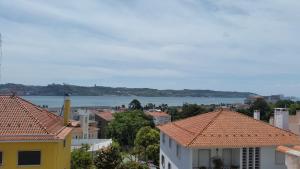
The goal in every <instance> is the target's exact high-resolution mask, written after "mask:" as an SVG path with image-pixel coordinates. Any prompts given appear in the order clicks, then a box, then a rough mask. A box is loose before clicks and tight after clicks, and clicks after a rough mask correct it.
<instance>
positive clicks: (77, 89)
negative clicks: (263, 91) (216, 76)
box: [0, 83, 254, 98]
mask: <svg viewBox="0 0 300 169" xmlns="http://www.w3.org/2000/svg"><path fill="white" fill-rule="evenodd" d="M13 92H15V93H16V94H17V95H20V96H24V95H32V96H62V95H64V93H71V94H72V95H73V96H107V95H110V96H147V97H160V96H161V97H186V96H191V97H232V98H233V97H248V96H250V95H254V93H249V92H230V91H212V90H188V89H184V90H158V89H149V88H125V87H117V88H113V87H104V86H93V87H85V86H75V85H66V84H64V85H60V84H51V85H48V86H28V85H21V84H11V83H8V84H2V85H0V93H1V94H11V93H13Z"/></svg>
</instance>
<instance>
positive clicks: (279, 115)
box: [274, 108, 289, 130]
mask: <svg viewBox="0 0 300 169" xmlns="http://www.w3.org/2000/svg"><path fill="white" fill-rule="evenodd" d="M274 125H275V126H276V127H278V128H281V129H285V130H289V111H288V109H287V108H275V111H274Z"/></svg>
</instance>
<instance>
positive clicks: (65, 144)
mask: <svg viewBox="0 0 300 169" xmlns="http://www.w3.org/2000/svg"><path fill="white" fill-rule="evenodd" d="M64 147H66V139H64Z"/></svg>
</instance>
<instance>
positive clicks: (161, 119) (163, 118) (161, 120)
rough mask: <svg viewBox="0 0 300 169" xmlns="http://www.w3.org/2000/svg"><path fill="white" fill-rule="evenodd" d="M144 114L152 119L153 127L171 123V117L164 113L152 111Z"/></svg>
mask: <svg viewBox="0 0 300 169" xmlns="http://www.w3.org/2000/svg"><path fill="white" fill-rule="evenodd" d="M146 114H147V115H148V116H150V117H151V118H152V120H153V123H154V124H155V125H162V124H166V123H169V122H171V116H170V115H169V114H167V113H166V112H162V111H154V112H147V113H146Z"/></svg>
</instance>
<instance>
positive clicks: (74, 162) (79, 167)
mask: <svg viewBox="0 0 300 169" xmlns="http://www.w3.org/2000/svg"><path fill="white" fill-rule="evenodd" d="M89 149H90V146H89V145H87V144H86V145H82V147H81V148H79V149H75V150H73V151H72V154H71V168H72V169H90V168H91V167H92V165H93V158H92V154H91V153H90V152H88V150H89Z"/></svg>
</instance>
